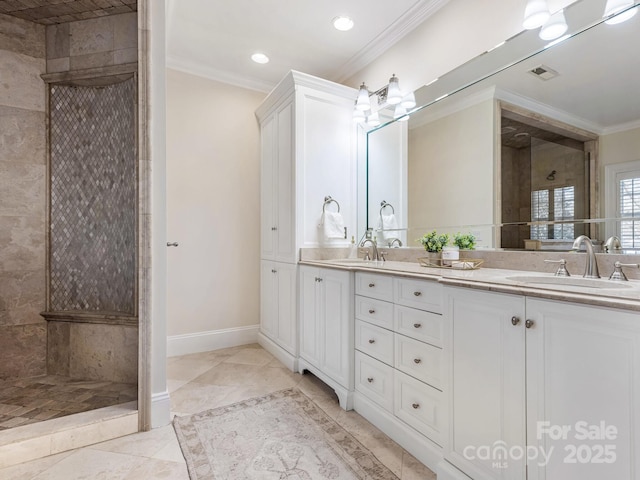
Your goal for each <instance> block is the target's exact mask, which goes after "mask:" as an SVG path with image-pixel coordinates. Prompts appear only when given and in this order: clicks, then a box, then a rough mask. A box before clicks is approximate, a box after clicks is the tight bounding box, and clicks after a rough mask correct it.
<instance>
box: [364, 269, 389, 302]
mask: <svg viewBox="0 0 640 480" xmlns="http://www.w3.org/2000/svg"><path fill="white" fill-rule="evenodd" d="M356 293H357V294H358V295H364V296H366V297H372V298H377V299H379V300H386V301H387V302H393V277H389V276H387V275H376V274H375V273H364V272H356Z"/></svg>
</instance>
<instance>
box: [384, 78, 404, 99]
mask: <svg viewBox="0 0 640 480" xmlns="http://www.w3.org/2000/svg"><path fill="white" fill-rule="evenodd" d="M401 101H402V92H401V91H400V83H399V82H398V77H396V74H395V73H394V74H393V75H391V78H390V79H389V86H388V87H387V103H388V104H389V105H397V104H399V103H400V102H401Z"/></svg>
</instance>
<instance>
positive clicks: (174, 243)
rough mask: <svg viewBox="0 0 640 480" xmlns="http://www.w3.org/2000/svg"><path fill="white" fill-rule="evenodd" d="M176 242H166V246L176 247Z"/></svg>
mask: <svg viewBox="0 0 640 480" xmlns="http://www.w3.org/2000/svg"><path fill="white" fill-rule="evenodd" d="M177 246H178V242H167V247H177Z"/></svg>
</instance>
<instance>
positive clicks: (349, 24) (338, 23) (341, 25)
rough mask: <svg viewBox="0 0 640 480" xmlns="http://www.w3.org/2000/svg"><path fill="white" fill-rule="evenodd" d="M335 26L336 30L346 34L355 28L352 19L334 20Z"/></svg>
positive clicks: (343, 17) (340, 18) (339, 18)
mask: <svg viewBox="0 0 640 480" xmlns="http://www.w3.org/2000/svg"><path fill="white" fill-rule="evenodd" d="M333 26H334V27H335V28H336V30H340V31H341V32H346V31H348V30H351V29H352V28H353V20H352V19H351V18H350V17H345V16H340V17H336V18H334V19H333Z"/></svg>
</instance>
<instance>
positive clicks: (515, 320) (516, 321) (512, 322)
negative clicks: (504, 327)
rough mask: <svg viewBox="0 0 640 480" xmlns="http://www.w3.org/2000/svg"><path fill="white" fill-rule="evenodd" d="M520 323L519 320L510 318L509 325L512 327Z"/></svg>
mask: <svg viewBox="0 0 640 480" xmlns="http://www.w3.org/2000/svg"><path fill="white" fill-rule="evenodd" d="M519 323H520V319H519V318H518V317H511V325H513V326H514V327H515V326H516V325H518V324H519Z"/></svg>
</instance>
